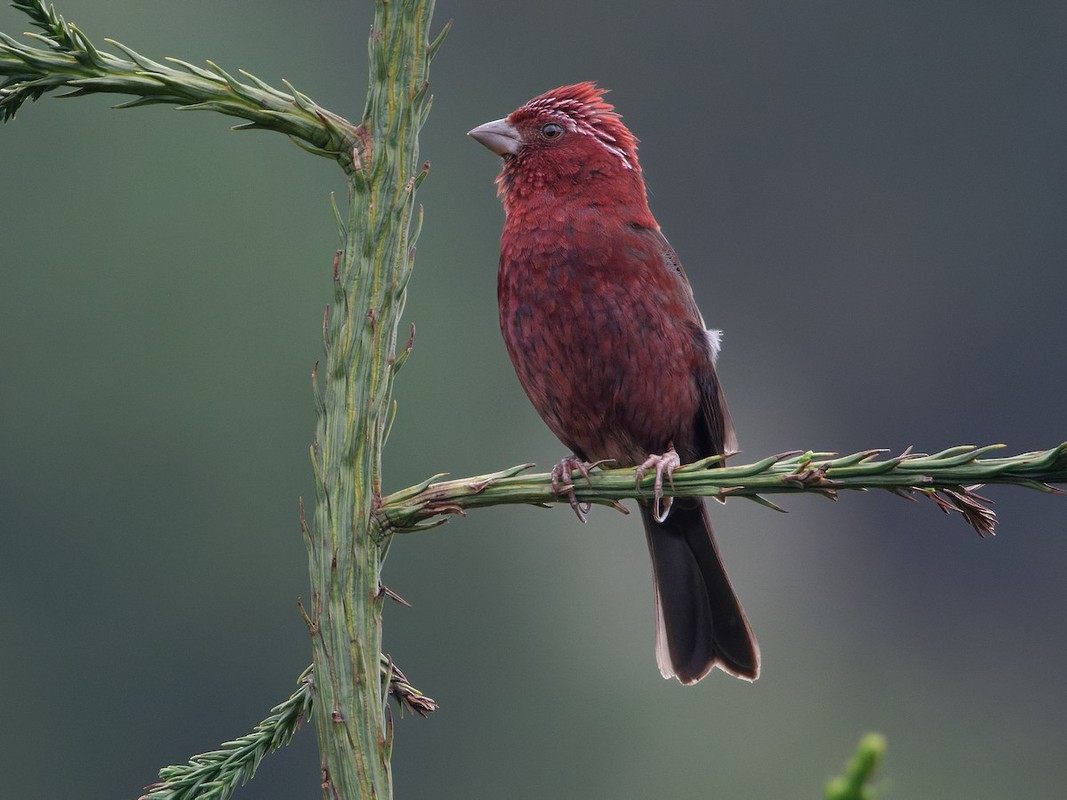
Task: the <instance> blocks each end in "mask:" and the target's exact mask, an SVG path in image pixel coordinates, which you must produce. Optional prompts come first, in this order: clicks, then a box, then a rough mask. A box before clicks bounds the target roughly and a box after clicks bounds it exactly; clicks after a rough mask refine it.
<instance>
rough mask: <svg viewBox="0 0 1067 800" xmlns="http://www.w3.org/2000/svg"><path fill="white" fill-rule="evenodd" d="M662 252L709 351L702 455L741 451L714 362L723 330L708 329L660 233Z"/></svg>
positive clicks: (702, 380) (703, 385) (702, 377)
mask: <svg viewBox="0 0 1067 800" xmlns="http://www.w3.org/2000/svg"><path fill="white" fill-rule="evenodd" d="M657 235H658V237H659V240H660V243H661V247H662V250H663V262H664V266H665V267H666V269H667V270H668V272H669V273H670V274H671V276H672V277H673V278H674V285H675V291H676V292H677V293H678V296H679V297H680V298H682V299H683V303H684V305H686V306H687V307H688V308H689V310H690V312H691V314H692V317H693V319H695V320H698V321H699V323H700V334H699V335H701V336H702V337H703V342H702V344H703V347H704V348H705V349H706V352H707V356H708V357H707V365H706V369H704V370H702V371H701V373H700V375H699V376H698V381H699V383H700V394H701V401H700V411H701V413H700V415H699V418H698V419H697V424H698V427H699V428H700V430H698V431H697V434H698V435H697V441H698V442H699V450H700V451H701V452H700V456H701V457H704V456H711V455H717V454H720V453H725V454H727V455H729V454H731V453H736V452H738V445H737V434H736V433H735V432H734V424H733V421H732V420H731V419H730V409H729V408H728V407H727V405H726V397H725V396H724V395H723V392H722V386H721V385H720V383H719V376H718V375H717V374H716V373H715V362H716V360H717V359H718V356H719V348H720V342H721V340H722V331H718V330H709V329H708V326H707V323H705V322H704V317H703V316H702V315H701V313H700V309H699V308H698V307H697V302H696V298H695V297H693V288H692V287H691V286H690V285H689V279H688V278H687V277H686V275H685V270H684V269H683V268H682V262H681V261H680V260H679V258H678V254H677V253H675V252H674V248H673V247H671V245H670V242H668V241H667V239H666V237H665V236H663V234H662V233H660V232H659V231H657Z"/></svg>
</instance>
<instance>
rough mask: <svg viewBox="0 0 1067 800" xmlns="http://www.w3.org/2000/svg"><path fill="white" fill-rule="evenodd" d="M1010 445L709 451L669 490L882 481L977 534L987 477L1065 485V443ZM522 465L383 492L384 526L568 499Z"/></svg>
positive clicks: (645, 486) (869, 485)
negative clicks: (732, 459) (740, 461)
mask: <svg viewBox="0 0 1067 800" xmlns="http://www.w3.org/2000/svg"><path fill="white" fill-rule="evenodd" d="M1002 447H1003V445H987V446H985V447H973V446H970V445H964V446H960V447H952V448H949V449H948V450H943V451H942V452H940V453H936V454H934V455H925V454H921V453H912V452H910V449H909V450H908V451H905V452H904V453H902V454H900V455H899V456H888V457H887V456H885V455H884V454H885V453H886V452H887V451H885V450H865V451H863V452H859V453H853V454H852V455H847V456H839V457H835V455H834V454H833V453H816V452H811V451H808V452H804V453H801V452H799V451H794V452H789V453H782V454H779V455H775V456H770V457H768V458H764V459H762V460H761V461H757V462H756V463H754V464H746V465H743V466H736V467H735V466H726V467H721V468H718V469H709V467H712V466H715V465H717V464H718V463H719V461H720V460H721V459H720V458H719V457H715V458H709V459H705V460H703V461H699V462H696V463H694V464H687V465H685V466H682V467H680V468H679V469H678V470H677V471H676V472H675V473H674V479H673V483H671V484H666V485H664V492H663V493H664V496H672V495H673V496H678V497H693V496H703V497H714V498H717V499H720V500H725V499H726V498H728V497H733V496H737V497H746V498H748V499H750V500H754V501H756V502H758V503H760V504H762V505H765V506H769V507H771V508H774V509H776V510H779V511H780V510H781V509H780V508H778V506H776V505H775V504H773V503H771V502H770V501H769V500H767V499H766V498H765V497H764V495H771V494H799V493H803V492H807V493H816V494H821V495H823V496H825V497H829V498H831V499H836V498H837V494H838V492H840V491H842V490H846V489H851V490H855V491H866V490H868V489H884V490H887V491H890V492H893V493H894V494H897V495H900V496H902V497H905V498H908V499H914V498H915V497H927V498H929V499H931V500H933V501H934V502H936V503H937V504H938V506H939V507H940V508H941V509H942V510H943V511H945V512H946V513H948V512H951V511H957V512H959V513H960V514H962V515H963V517H964V519H965V520H966V521H967V523H968V524H969V525H971V527H973V528H974V529H975V530H976V531H977V532H978V533H979V534H981V535H984V534H987V533H990V534H991V533H993V530H994V527H995V525H996V515H995V514H994V513H993V511H992V510H991V509H990V508H989V502H990V501H989V500H987V499H986V498H984V497H982V496H981V495H979V494H976V492H975V489H977V488H978V487H979V486H981V485H983V484H1010V485H1013V486H1023V487H1026V488H1029V489H1039V490H1041V491H1046V492H1056V493H1062V492H1061V490H1059V489H1056V488H1055V487H1054V484H1067V442H1065V443H1064V444H1061V445H1059V446H1058V447H1054V448H1052V449H1051V450H1044V451H1041V452H1033V453H1021V454H1019V455H1015V456H1008V457H1006V458H982V456H984V455H986V454H987V453H990V452H991V451H994V450H998V449H1000V448H1002ZM531 466H533V465H532V464H524V465H520V466H517V467H512V468H510V469H506V470H502V471H501V472H496V473H493V474H491V475H479V476H477V477H473V478H462V479H460V480H452V481H439V480H438V479H439V478H441V477H443V476H441V475H435V476H434V477H432V478H430V479H428V480H426V481H424V482H423V483H420V484H418V485H416V486H411V487H409V488H407V489H402V490H401V491H399V492H394V493H393V494H391V495H388V496H386V497H383V498H382V500H381V505H380V507H379V508H378V511H377V523H378V525H379V527H381V528H382V529H383V530H388V531H392V532H396V533H408V532H413V531H419V530H425V529H427V528H430V527H434V526H436V525H440V524H441V523H442V522H445V521H446V520H447V519H448V517H449V516H450V515H454V514H463V513H465V512H466V511H467V509H471V508H481V507H484V506H496V505H507V504H515V503H532V504H535V505H545V506H547V505H549V504H553V503H561V502H567V497H566V496H562V495H559V494H556V493H554V492H553V490H552V481H551V477H550V476H549V475H548V474H545V473H541V474H522V473H525V472H526V470H527V469H529V468H530V467H531ZM654 480H655V476H654V475H652V474H650V475H648V476H646V477H645V478H644V479H643V480H641V481H636V482H635V480H634V471H633V469H632V468H628V469H604V470H600V469H598V470H595V471H593V472H592V473H591V474H590V477H589V480H588V481H586V480H585V479H584V478H576V479H575V483H574V492H575V495H576V497H577V499H578V501H579V502H582V503H597V504H600V505H607V506H614V507H617V508H620V509H621V506H619V501H620V500H626V499H631V498H644V499H648V498H650V497H651V495H652V485H653V481H654Z"/></svg>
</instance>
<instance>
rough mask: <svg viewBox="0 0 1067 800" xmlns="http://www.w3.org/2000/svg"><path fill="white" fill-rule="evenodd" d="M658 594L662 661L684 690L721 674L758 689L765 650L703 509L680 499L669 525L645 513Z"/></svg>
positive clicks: (690, 500)
mask: <svg viewBox="0 0 1067 800" xmlns="http://www.w3.org/2000/svg"><path fill="white" fill-rule="evenodd" d="M641 519H642V520H643V521H644V523H645V533H646V534H647V537H648V549H649V552H650V553H651V554H652V577H653V581H654V584H655V591H656V661H657V662H658V664H659V670H660V672H661V673H663V677H665V678H670V677H677V678H678V680H679V681H681V682H682V683H684V684H692V683H696V682H697V681H699V680H700V679H701V678H703V677H704V676H705V675H707V674H708V673H709V672H711V670H712V669H713V668H715V667H718V668H719V669H721V670H723V671H725V672H728V673H730V674H731V675H736V676H737V677H738V678H744V679H745V680H748V681H754V680H756V678H758V677H759V646H758V645H757V644H756V637H755V636H753V635H752V629H751V628H749V626H748V619H746V618H745V612H744V611H743V610H742V608H741V603H740V602H739V601H738V599H737V595H736V594H735V593H734V588H733V586H731V585H730V579H729V578H728V577H727V576H726V570H725V569H724V568H723V565H722V560H721V559H720V558H719V550H718V548H717V547H716V546H715V537H714V535H713V534H712V531H711V522H710V521H709V520H708V512H707V509H706V508H705V506H704V501H703V500H701V499H699V498H682V497H679V498H675V500H674V505H673V507H672V508H671V512H670V514H669V515H668V516H667V519H666V520H665V521H664V522H656V519H655V517H654V516H653V514H652V511H651V509H650V508H647V507H646V506H645V505H644V504H642V505H641Z"/></svg>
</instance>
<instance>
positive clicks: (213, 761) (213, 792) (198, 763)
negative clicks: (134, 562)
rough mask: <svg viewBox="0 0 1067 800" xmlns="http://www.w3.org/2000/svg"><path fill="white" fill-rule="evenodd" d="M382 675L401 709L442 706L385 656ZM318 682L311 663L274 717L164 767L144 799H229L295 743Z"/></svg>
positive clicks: (419, 711) (425, 710)
mask: <svg viewBox="0 0 1067 800" xmlns="http://www.w3.org/2000/svg"><path fill="white" fill-rule="evenodd" d="M381 675H382V680H383V681H386V682H388V684H389V694H390V695H392V697H393V699H394V700H395V701H396V703H397V705H398V706H399V707H400V710H401V712H404V711H407V712H410V713H412V714H418V715H419V716H420V717H426V716H428V715H429V714H430V713H431V712H433V711H436V710H437V703H436V702H435V701H434V700H433V699H432V698H430V697H427V696H426V695H424V694H423V693H422V692H420V691H419V690H418V689H416V688H415V687H414V686H412V685H411V684H410V683H408V679H407V676H405V675H404V673H403V672H401V671H400V669H399V668H397V666H396V665H395V664H393V663H392V660H391V659H389V658H387V657H385V656H382V659H381ZM314 681H315V672H314V667H313V666H309V667H308V668H307V669H306V670H304V672H303V674H302V675H301V676H300V678H299V679H298V680H297V684H298V686H297V690H296V691H295V692H293V694H292V695H291V696H290V697H289V699H288V700H286V701H285V702H284V703H280V704H278V705H276V706H275V707H274V708H272V709H271V713H270V716H269V717H267V718H266V719H265V720H263V721H262V722H260V723H259V724H258V725H256V727H255V728H254V729H253V730H252V732H251V733H249V734H247V735H245V736H242V737H241V738H239V739H234V740H233V741H230V742H223V743H222V744H221V745H219V749H218V750H212V751H211V752H209V753H201V754H200V755H196V756H193V757H192V758H190V759H189V762H188V763H187V764H180V765H177V766H172V767H164V768H163V769H161V770H160V771H159V783H154V784H152V785H151V786H148V787H146V792H145V794H143V795H141V797H140V800H229V798H230V796H231V795H232V794H233V792H234V790H235V789H237V787H238V786H243V785H244V784H245V783H247V782H248V781H249V779H251V778H252V776H253V775H254V774H255V771H256V769H257V768H258V767H259V763H260V762H261V761H262V760H263V757H264V756H266V755H268V754H269V753H272V752H274V751H275V750H277V749H278V748H279V747H282V746H284V745H287V744H289V742H290V741H292V739H293V736H295V735H296V732H297V731H298V730H300V726H301V724H302V723H303V722H304V720H306V719H307V718H308V717H310V716H311V710H312V706H313V705H314V701H313V698H314V691H313V689H314Z"/></svg>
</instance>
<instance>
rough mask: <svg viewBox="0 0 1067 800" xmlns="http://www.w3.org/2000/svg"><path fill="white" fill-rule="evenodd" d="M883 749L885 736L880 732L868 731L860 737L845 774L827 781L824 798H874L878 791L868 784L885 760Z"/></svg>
mask: <svg viewBox="0 0 1067 800" xmlns="http://www.w3.org/2000/svg"><path fill="white" fill-rule="evenodd" d="M885 751H886V741H885V737H884V736H882V735H881V734H880V733H868V734H867V735H866V736H864V737H863V738H862V739H860V743H859V745H858V746H857V747H856V753H855V754H854V755H853V756H852V760H851V761H849V762H848V766H846V767H845V774H844V775H841V776H839V777H837V778H833V779H832V780H829V781H827V783H826V790H825V793H824V797H825V798H826V800H874V798H875V797H877V796H878V794H880V793H879V792H877V791H876V790H875V789H874V788H873V787H872V786H870V785H869V784H870V782H871V780H872V778H873V777H874V773H875V772H876V771H877V770H878V769H879V767H881V766H882V763H883V762H884V761H885Z"/></svg>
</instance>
